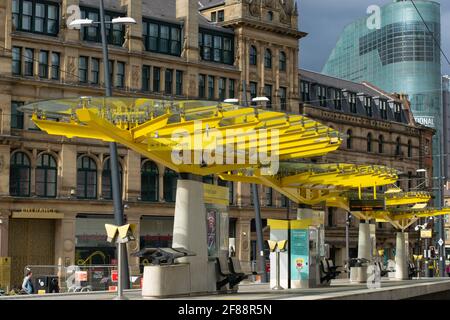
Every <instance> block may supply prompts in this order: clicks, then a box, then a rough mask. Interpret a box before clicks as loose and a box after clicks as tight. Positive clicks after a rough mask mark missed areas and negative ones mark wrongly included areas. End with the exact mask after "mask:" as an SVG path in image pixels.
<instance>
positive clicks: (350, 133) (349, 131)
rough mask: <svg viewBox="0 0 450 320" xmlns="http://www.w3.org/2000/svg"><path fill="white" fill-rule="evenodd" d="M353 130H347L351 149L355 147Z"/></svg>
mask: <svg viewBox="0 0 450 320" xmlns="http://www.w3.org/2000/svg"><path fill="white" fill-rule="evenodd" d="M352 134H353V131H352V130H347V149H349V150H351V149H352V148H353V140H352V139H353V137H352Z"/></svg>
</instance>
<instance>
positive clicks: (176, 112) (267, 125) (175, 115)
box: [23, 97, 450, 229]
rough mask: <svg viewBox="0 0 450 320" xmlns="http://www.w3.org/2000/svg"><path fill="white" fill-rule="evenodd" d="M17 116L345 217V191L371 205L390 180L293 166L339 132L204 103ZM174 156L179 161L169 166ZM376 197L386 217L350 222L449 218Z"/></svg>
mask: <svg viewBox="0 0 450 320" xmlns="http://www.w3.org/2000/svg"><path fill="white" fill-rule="evenodd" d="M23 109H24V110H25V111H28V112H32V113H33V117H32V119H33V121H34V122H35V124H36V125H37V126H38V127H39V128H40V129H41V130H43V131H46V132H47V133H49V134H52V135H60V136H65V137H68V138H73V137H78V138H86V139H96V140H103V141H107V142H111V141H115V142H118V143H120V144H122V145H124V146H126V147H128V148H130V149H132V150H134V151H136V152H138V153H140V154H142V155H143V156H145V157H147V158H149V159H151V160H153V161H155V162H158V163H161V164H163V165H164V166H166V167H168V168H170V169H172V170H174V171H176V172H180V173H193V174H197V175H203V176H205V175H210V174H218V175H219V176H220V178H221V179H224V180H229V181H237V182H247V183H255V184H262V185H265V186H268V187H271V188H273V189H275V190H277V191H278V192H280V193H281V194H283V195H285V196H286V197H288V198H289V199H291V200H292V201H294V202H296V203H304V204H309V205H314V204H318V203H326V204H327V205H328V206H333V207H340V208H344V209H346V210H348V207H349V196H348V192H349V191H350V190H356V191H357V192H358V198H359V199H361V197H362V192H363V189H366V188H370V189H372V190H373V195H372V198H373V199H377V197H378V196H377V192H376V190H377V187H379V186H387V185H391V184H394V183H395V182H396V181H397V180H398V177H397V173H396V171H395V170H393V169H390V168H387V167H384V166H377V165H363V166H361V165H353V164H320V165H318V164H304V163H298V162H293V161H299V160H300V159H302V158H311V157H317V156H323V155H326V154H328V153H330V152H333V151H335V150H337V149H338V148H339V146H340V145H341V143H342V137H341V136H340V134H339V132H337V131H336V130H334V129H332V128H329V127H327V126H324V125H322V124H320V123H318V122H316V121H314V120H311V119H309V118H307V117H304V116H301V115H289V114H286V113H283V112H276V111H268V110H262V109H257V108H248V107H239V106H236V105H233V104H226V103H222V104H221V103H217V102H208V101H164V100H152V99H140V98H104V97H98V98H89V97H82V98H79V99H62V100H51V101H43V102H37V103H33V104H30V105H27V106H25V107H23ZM174 154H175V155H178V158H177V159H178V160H180V159H181V160H183V161H178V162H176V161H174ZM261 154H263V155H265V156H266V159H265V160H267V159H270V160H271V161H274V162H278V161H282V162H281V163H280V166H279V170H273V167H272V163H271V162H270V161H268V162H267V161H266V162H265V163H262V161H255V160H258V159H259V158H258V156H260V155H261ZM205 155H206V157H205ZM255 155H256V158H255ZM205 158H206V160H205ZM199 159H200V160H199ZM211 159H212V160H213V161H210V160H211ZM283 161H284V162H283ZM288 161H289V162H288ZM275 169H278V168H277V167H275ZM272 171H273V172H272ZM275 171H276V172H275ZM271 172H272V173H271ZM383 197H385V203H386V211H383V212H364V213H362V212H353V214H354V215H355V216H357V217H359V218H361V219H367V218H372V219H377V220H378V221H380V222H389V223H391V224H393V225H394V226H395V227H397V228H399V229H405V228H407V226H409V225H411V224H412V223H414V222H415V221H416V220H417V219H418V218H419V217H422V216H424V217H425V216H426V217H429V216H433V215H442V214H448V213H450V209H444V210H434V209H428V210H427V209H425V206H426V203H428V202H429V200H430V198H431V197H430V195H429V194H427V193H421V192H412V193H398V192H396V193H386V194H384V195H383ZM417 205H421V206H420V208H419V209H418V210H417V209H414V207H413V209H411V206H417Z"/></svg>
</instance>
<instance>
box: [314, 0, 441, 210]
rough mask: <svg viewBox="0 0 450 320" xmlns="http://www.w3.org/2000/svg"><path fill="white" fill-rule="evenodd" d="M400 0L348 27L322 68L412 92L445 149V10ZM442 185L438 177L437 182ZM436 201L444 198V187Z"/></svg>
mask: <svg viewBox="0 0 450 320" xmlns="http://www.w3.org/2000/svg"><path fill="white" fill-rule="evenodd" d="M414 3H415V4H416V6H417V9H418V11H419V12H420V14H421V15H422V17H423V19H424V20H425V23H424V22H423V21H422V19H421V17H420V15H419V13H418V12H417V10H416V8H415V7H414V4H413V3H412V2H411V1H401V0H397V1H394V2H392V3H389V4H386V5H384V6H383V7H381V8H379V9H380V10H377V9H376V8H375V9H374V12H373V14H372V15H368V16H367V17H364V18H361V19H359V20H357V21H355V22H353V23H351V24H350V25H348V26H346V27H345V29H344V31H343V33H342V35H341V37H340V39H339V40H338V42H337V44H336V47H335V48H334V49H333V51H332V53H331V55H330V57H329V59H328V61H327V63H326V65H325V66H324V68H323V70H322V72H323V73H325V74H327V75H331V76H335V77H339V78H343V79H347V80H351V81H356V82H362V81H368V82H371V83H373V84H375V85H376V86H378V87H380V88H381V89H383V90H384V91H388V92H397V93H404V94H408V95H409V99H410V101H411V108H412V111H413V114H414V117H415V118H416V121H417V122H419V123H421V124H423V125H426V126H428V127H433V128H435V129H436V130H437V134H436V136H435V139H434V141H433V154H434V155H442V154H443V152H442V150H443V144H442V143H443V141H442V139H441V137H442V136H443V135H442V133H443V116H442V82H441V81H442V78H441V54H440V49H439V45H440V41H441V18H440V17H441V14H440V4H439V3H437V2H434V1H426V0H415V1H414ZM440 158H441V156H435V157H434V166H433V167H434V173H433V176H434V177H442V161H441V159H440ZM435 185H436V186H438V181H436V182H435ZM437 193H439V194H436V205H437V206H440V205H441V203H442V195H441V192H437Z"/></svg>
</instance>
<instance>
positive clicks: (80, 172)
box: [77, 156, 97, 199]
mask: <svg viewBox="0 0 450 320" xmlns="http://www.w3.org/2000/svg"><path fill="white" fill-rule="evenodd" d="M77 197H78V199H96V198H97V165H96V164H95V161H94V160H93V159H92V158H90V157H88V156H81V157H79V158H78V161H77Z"/></svg>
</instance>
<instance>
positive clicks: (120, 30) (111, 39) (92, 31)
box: [81, 7, 125, 46]
mask: <svg viewBox="0 0 450 320" xmlns="http://www.w3.org/2000/svg"><path fill="white" fill-rule="evenodd" d="M124 15H125V14H124V13H118V12H111V11H106V12H105V20H106V21H111V20H112V19H114V18H117V17H120V16H124ZM81 18H82V19H91V20H94V21H99V20H100V13H99V9H96V8H87V7H82V8H81ZM81 39H82V40H84V41H92V42H101V41H102V38H101V28H100V25H98V24H96V25H93V26H89V27H82V28H81ZM106 39H107V42H108V44H110V45H114V46H122V45H123V43H124V41H125V26H124V25H120V24H107V25H106Z"/></svg>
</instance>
